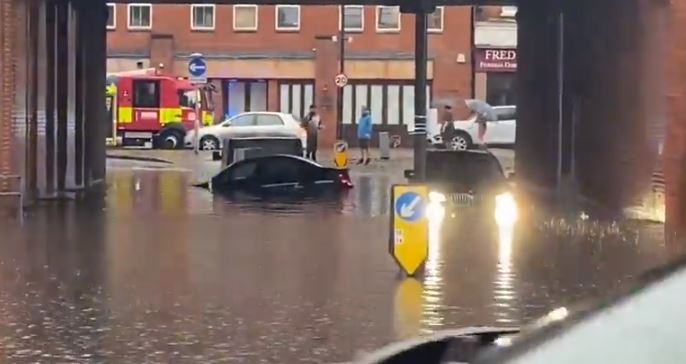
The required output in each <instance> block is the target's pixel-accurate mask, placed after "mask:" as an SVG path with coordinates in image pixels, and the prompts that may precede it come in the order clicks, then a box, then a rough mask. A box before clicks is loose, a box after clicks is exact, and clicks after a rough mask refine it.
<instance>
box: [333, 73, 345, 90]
mask: <svg viewBox="0 0 686 364" xmlns="http://www.w3.org/2000/svg"><path fill="white" fill-rule="evenodd" d="M334 83H335V84H336V86H338V87H345V85H347V84H348V76H346V75H345V74H343V73H341V74H339V75H337V76H336V79H335V80H334Z"/></svg>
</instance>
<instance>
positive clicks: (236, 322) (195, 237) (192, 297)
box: [0, 168, 674, 363]
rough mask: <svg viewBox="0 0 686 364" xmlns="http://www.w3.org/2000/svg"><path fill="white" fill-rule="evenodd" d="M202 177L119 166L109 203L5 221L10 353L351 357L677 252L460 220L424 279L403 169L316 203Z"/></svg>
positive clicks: (621, 231)
mask: <svg viewBox="0 0 686 364" xmlns="http://www.w3.org/2000/svg"><path fill="white" fill-rule="evenodd" d="M190 178H191V177H190V174H189V173H187V172H183V171H179V170H160V169H153V168H114V169H112V170H111V172H110V175H109V181H108V184H109V188H108V194H107V197H106V199H105V200H104V201H102V202H101V203H96V204H94V203H92V202H90V203H88V204H87V205H86V206H81V205H79V204H73V203H63V204H60V203H54V202H53V203H51V205H50V207H45V208H42V209H39V210H36V212H34V213H33V214H32V216H30V217H29V218H28V219H27V221H26V222H25V225H24V226H23V227H19V226H4V227H2V228H1V229H2V230H0V231H2V237H0V287H1V289H0V361H1V362H12V363H22V362H32V363H33V362H70V363H72V362H74V363H78V362H83V363H91V362H96V363H97V362H122V363H143V362H151V363H153V362H159V363H215V362H217V363H220V362H224V363H260V362H265V363H266V362H278V363H323V362H340V361H346V360H351V359H353V358H354V357H355V356H356V355H359V354H360V353H361V352H365V351H371V350H374V349H376V348H378V347H380V346H382V345H385V344H387V343H389V342H392V341H394V340H398V339H402V338H406V337H410V336H414V335H418V334H424V333H430V332H433V331H435V330H440V329H444V328H456V327H461V326H473V325H498V326H518V325H521V324H523V323H526V322H528V321H530V320H532V319H535V318H537V317H538V316H540V315H542V314H544V313H546V312H548V311H550V310H552V309H555V308H558V307H560V306H568V305H570V304H573V303H576V302H578V301H579V300H583V299H587V298H591V297H595V296H597V295H598V294H602V293H604V292H606V291H607V290H608V289H611V288H613V287H616V286H617V285H619V284H622V283H625V282H628V281H630V280H631V278H632V277H635V276H636V275H637V274H639V273H640V272H642V271H645V270H647V269H649V268H651V267H654V266H658V265H661V264H664V262H666V261H667V260H668V259H670V256H671V255H673V254H674V253H670V251H669V250H668V249H667V248H666V246H665V244H664V243H663V240H664V239H663V232H662V227H661V226H660V225H635V224H633V225H632V224H623V223H622V224H618V223H614V224H613V223H611V222H598V221H595V220H594V217H593V216H590V217H589V216H585V215H582V216H580V217H579V218H575V217H571V218H570V217H569V216H567V217H552V216H551V215H549V214H547V213H540V214H536V213H535V212H532V213H530V214H528V215H526V216H525V217H523V218H522V219H520V220H521V221H519V222H518V223H517V226H515V227H514V228H513V229H512V230H508V229H503V228H500V229H499V228H498V227H497V226H494V225H493V224H491V223H488V222H486V221H487V220H488V219H485V218H481V219H479V218H478V217H476V218H468V217H463V216H456V217H452V216H446V217H445V218H444V219H443V227H442V228H440V227H439V229H443V230H442V233H437V234H434V236H432V243H431V253H430V257H429V261H428V262H427V266H426V269H425V273H424V277H423V278H420V279H418V280H415V279H403V278H401V275H399V274H398V268H397V267H396V266H395V263H394V262H393V260H392V259H391V257H390V256H389V255H388V253H387V251H388V221H389V217H388V212H389V201H388V199H389V185H390V184H391V183H393V182H397V181H398V179H397V177H394V176H391V175H390V174H386V173H376V174H375V173H362V174H359V173H358V174H354V175H353V178H354V182H355V184H356V188H355V189H354V190H353V191H351V192H350V194H349V195H347V196H343V197H341V198H340V199H335V200H327V201H305V202H301V203H293V202H284V201H227V200H226V199H224V198H221V197H218V196H217V197H214V196H212V195H211V194H209V193H208V192H207V191H204V190H198V189H194V188H192V187H188V185H189V184H190V183H191V182H192V181H191V180H190ZM76 205H78V206H79V207H76ZM527 211H528V210H527ZM532 211H533V210H532ZM571 216H573V215H571Z"/></svg>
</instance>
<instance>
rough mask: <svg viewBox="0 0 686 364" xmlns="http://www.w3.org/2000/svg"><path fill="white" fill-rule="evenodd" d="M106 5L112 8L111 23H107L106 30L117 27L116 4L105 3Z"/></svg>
mask: <svg viewBox="0 0 686 364" xmlns="http://www.w3.org/2000/svg"><path fill="white" fill-rule="evenodd" d="M107 7H108V8H109V7H111V8H112V25H109V24H107V30H115V29H117V4H115V3H107Z"/></svg>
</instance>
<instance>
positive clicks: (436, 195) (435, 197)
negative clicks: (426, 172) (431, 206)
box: [429, 191, 445, 203]
mask: <svg viewBox="0 0 686 364" xmlns="http://www.w3.org/2000/svg"><path fill="white" fill-rule="evenodd" d="M429 202H431V203H443V202H445V195H444V194H442V193H440V192H437V191H431V192H429Z"/></svg>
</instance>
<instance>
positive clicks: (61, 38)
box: [55, 2, 70, 193]
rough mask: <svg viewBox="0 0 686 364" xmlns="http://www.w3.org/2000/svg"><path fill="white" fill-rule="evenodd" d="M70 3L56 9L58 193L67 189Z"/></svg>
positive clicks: (64, 3) (61, 3)
mask: <svg viewBox="0 0 686 364" xmlns="http://www.w3.org/2000/svg"><path fill="white" fill-rule="evenodd" d="M68 6H69V5H68V4H67V3H66V2H60V3H57V10H56V29H57V30H56V35H57V42H56V47H57V59H56V72H57V73H56V75H55V76H56V77H55V80H56V87H55V93H56V97H57V105H56V106H57V120H56V123H55V136H56V143H55V148H56V150H55V152H56V153H55V154H56V161H57V165H56V167H57V168H56V177H57V183H56V185H57V191H58V193H60V192H63V191H64V190H65V183H66V178H67V162H68V161H67V123H68V121H67V117H68V116H67V108H68V104H69V53H68V52H69V47H70V45H69V36H68V34H69V32H68V24H69V23H68V20H69V19H68V17H69V7H68Z"/></svg>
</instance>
